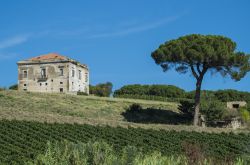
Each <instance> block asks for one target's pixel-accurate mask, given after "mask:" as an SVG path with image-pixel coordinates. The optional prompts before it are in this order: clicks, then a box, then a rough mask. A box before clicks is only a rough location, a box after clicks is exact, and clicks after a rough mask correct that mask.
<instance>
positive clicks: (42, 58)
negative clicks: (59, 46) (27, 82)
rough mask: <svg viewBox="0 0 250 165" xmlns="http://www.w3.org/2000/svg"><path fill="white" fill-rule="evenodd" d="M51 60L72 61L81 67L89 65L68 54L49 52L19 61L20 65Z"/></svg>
mask: <svg viewBox="0 0 250 165" xmlns="http://www.w3.org/2000/svg"><path fill="white" fill-rule="evenodd" d="M50 62H71V63H74V64H77V65H79V66H81V67H84V68H87V69H88V67H87V65H85V64H81V63H79V62H78V61H76V60H73V59H70V58H68V57H66V56H63V55H60V54H58V53H48V54H43V55H40V56H37V57H32V58H29V59H27V60H23V61H18V62H17V64H18V65H25V64H37V63H39V64H40V63H50Z"/></svg>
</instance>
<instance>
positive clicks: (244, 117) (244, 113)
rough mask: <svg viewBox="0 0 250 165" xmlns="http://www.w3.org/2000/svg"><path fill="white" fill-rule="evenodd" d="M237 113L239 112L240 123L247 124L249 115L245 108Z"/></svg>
mask: <svg viewBox="0 0 250 165" xmlns="http://www.w3.org/2000/svg"><path fill="white" fill-rule="evenodd" d="M239 111H240V117H241V119H242V121H243V122H244V123H248V122H249V120H250V113H249V111H248V110H247V108H246V107H241V108H240V110H239Z"/></svg>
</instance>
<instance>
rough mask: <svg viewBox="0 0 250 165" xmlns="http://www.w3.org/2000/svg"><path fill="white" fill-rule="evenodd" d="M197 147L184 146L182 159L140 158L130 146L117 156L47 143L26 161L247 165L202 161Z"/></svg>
mask: <svg viewBox="0 0 250 165" xmlns="http://www.w3.org/2000/svg"><path fill="white" fill-rule="evenodd" d="M188 147H189V148H188ZM197 147H198V146H197V145H192V144H188V145H186V148H185V154H184V155H178V156H166V155H162V154H161V153H160V152H153V151H151V152H152V153H148V154H143V152H142V151H141V150H140V149H138V148H137V147H134V146H125V147H124V148H123V149H122V151H121V152H120V154H119V153H117V152H116V151H115V150H114V148H113V147H112V146H111V145H109V144H107V143H106V142H103V141H101V142H94V143H93V142H88V143H82V142H78V143H72V142H68V141H63V142H54V143H51V142H48V143H47V148H46V151H45V152H44V153H42V154H39V155H38V156H37V157H36V158H35V160H32V161H29V162H28V163H27V164H29V165H38V164H39V165H40V164H43V165H51V164H67V165H194V164H206V165H214V164H217V165H219V164H223V165H225V164H231V165H233V164H235V165H243V164H247V160H244V159H242V158H237V159H236V160H233V159H232V160H216V159H212V158H207V157H204V155H203V153H202V151H201V150H200V149H198V148H197Z"/></svg>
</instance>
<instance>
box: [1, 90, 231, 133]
mask: <svg viewBox="0 0 250 165" xmlns="http://www.w3.org/2000/svg"><path fill="white" fill-rule="evenodd" d="M134 103H138V104H140V105H141V106H142V107H143V108H144V109H145V110H146V109H147V108H150V109H152V110H151V111H150V112H149V113H148V114H149V115H148V114H146V115H145V114H144V113H142V114H141V115H140V116H139V117H138V119H133V120H132V121H131V120H129V119H128V118H126V117H125V116H124V115H123V113H125V112H126V110H127V109H128V108H129V106H130V105H132V104H134ZM0 105H1V106H0V119H9V120H13V119H15V120H26V121H38V122H48V123H54V122H57V123H78V124H91V125H110V126H121V127H127V126H131V127H141V128H152V129H165V130H169V129H174V130H179V131H180V130H186V131H208V132H222V131H225V132H228V131H232V130H231V129H220V128H197V127H193V126H190V125H186V124H185V123H176V121H178V120H179V121H180V120H182V118H181V119H178V118H177V117H176V116H178V115H179V111H178V103H174V102H160V101H148V100H136V99H119V98H101V97H95V96H75V95H65V94H44V93H31V92H18V91H11V90H6V91H0ZM142 112H146V111H142ZM147 115H148V116H147ZM128 116H129V115H128ZM130 116H131V114H130ZM132 117H133V114H132ZM143 117H144V118H143ZM148 118H150V119H149V120H145V119H148ZM136 120H138V121H140V122H136ZM129 121H130V122H129ZM141 121H142V122H141Z"/></svg>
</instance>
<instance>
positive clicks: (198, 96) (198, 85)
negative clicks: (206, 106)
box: [194, 76, 203, 126]
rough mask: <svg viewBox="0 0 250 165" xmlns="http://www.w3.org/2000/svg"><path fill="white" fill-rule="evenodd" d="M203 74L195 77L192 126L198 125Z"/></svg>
mask: <svg viewBox="0 0 250 165" xmlns="http://www.w3.org/2000/svg"><path fill="white" fill-rule="evenodd" d="M202 79H203V76H202V77H200V78H199V79H197V82H196V91H195V98H194V100H195V104H194V126H198V124H199V116H200V100H201V83H202Z"/></svg>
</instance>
